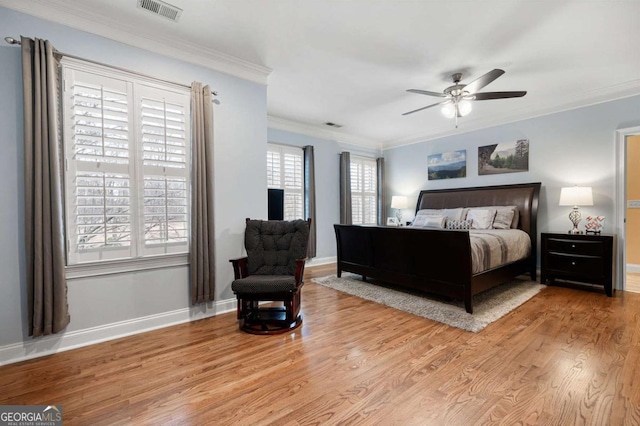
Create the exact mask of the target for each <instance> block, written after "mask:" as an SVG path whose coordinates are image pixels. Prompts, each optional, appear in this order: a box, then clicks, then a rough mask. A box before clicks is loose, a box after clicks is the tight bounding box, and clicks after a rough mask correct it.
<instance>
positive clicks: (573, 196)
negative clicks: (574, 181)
mask: <svg viewBox="0 0 640 426" xmlns="http://www.w3.org/2000/svg"><path fill="white" fill-rule="evenodd" d="M560 205H561V206H592V205H593V193H592V191H591V187H590V186H571V187H567V188H562V190H561V191H560Z"/></svg>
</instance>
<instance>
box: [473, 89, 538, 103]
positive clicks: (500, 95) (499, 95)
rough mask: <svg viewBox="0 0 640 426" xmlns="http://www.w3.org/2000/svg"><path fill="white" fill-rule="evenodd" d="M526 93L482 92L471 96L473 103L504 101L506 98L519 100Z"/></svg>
mask: <svg viewBox="0 0 640 426" xmlns="http://www.w3.org/2000/svg"><path fill="white" fill-rule="evenodd" d="M526 94H527V92H526V91H520V92H484V93H476V94H475V95H473V100H474V101H487V100H490V99H506V98H521V97H523V96H524V95H526Z"/></svg>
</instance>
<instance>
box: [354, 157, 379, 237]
mask: <svg viewBox="0 0 640 426" xmlns="http://www.w3.org/2000/svg"><path fill="white" fill-rule="evenodd" d="M350 169H351V211H352V222H353V224H356V225H375V224H377V207H376V200H377V165H376V161H375V160H373V159H368V158H360V157H354V156H352V157H351V164H350Z"/></svg>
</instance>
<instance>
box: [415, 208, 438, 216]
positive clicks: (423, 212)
mask: <svg viewBox="0 0 640 426" xmlns="http://www.w3.org/2000/svg"><path fill="white" fill-rule="evenodd" d="M418 216H442V209H422V210H418V212H417V213H416V217H418Z"/></svg>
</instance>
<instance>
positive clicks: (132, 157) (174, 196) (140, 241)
mask: <svg viewBox="0 0 640 426" xmlns="http://www.w3.org/2000/svg"><path fill="white" fill-rule="evenodd" d="M65 61H66V60H65ZM65 61H63V76H64V97H63V111H64V117H63V121H64V143H65V192H66V227H67V235H68V241H67V246H68V263H69V264H76V263H83V262H94V261H103V260H113V259H128V258H139V257H145V256H149V255H157V254H165V253H181V252H185V253H186V252H188V235H189V210H188V209H189V202H188V201H189V200H188V195H189V185H190V179H189V177H190V175H189V173H190V170H189V155H190V154H189V141H190V135H189V131H190V129H189V102H190V98H189V94H188V93H187V91H186V90H184V91H180V90H177V89H174V88H169V87H162V86H161V85H155V84H150V83H148V82H145V81H139V80H136V79H135V78H134V77H132V76H130V75H128V74H125V73H115V72H111V71H110V70H108V69H106V68H103V67H99V66H93V65H87V64H84V63H76V62H74V61H71V62H70V63H67V62H65Z"/></svg>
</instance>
